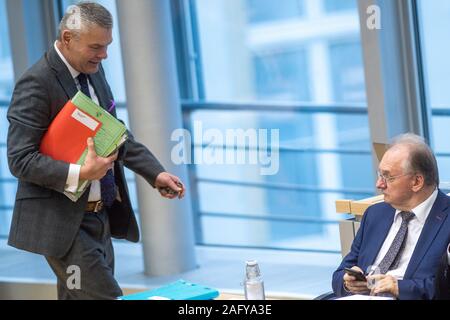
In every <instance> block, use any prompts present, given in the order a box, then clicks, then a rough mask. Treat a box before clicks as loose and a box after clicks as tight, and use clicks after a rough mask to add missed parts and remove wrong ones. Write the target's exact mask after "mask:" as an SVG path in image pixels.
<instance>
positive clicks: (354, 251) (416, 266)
mask: <svg viewBox="0 0 450 320" xmlns="http://www.w3.org/2000/svg"><path fill="white" fill-rule="evenodd" d="M449 204H450V198H449V197H448V196H446V195H445V194H444V193H442V192H441V191H439V193H438V196H437V198H436V201H435V202H434V204H433V207H432V208H431V211H430V214H429V215H428V218H427V220H426V222H425V225H424V226H423V229H422V233H421V234H420V237H419V240H418V242H417V244H416V247H415V249H414V252H413V255H412V256H411V260H410V261H409V264H408V267H407V269H406V272H405V275H404V278H403V280H399V281H398V286H399V293H400V295H399V299H401V300H403V299H405V300H406V299H409V300H411V299H433V298H434V291H435V290H434V277H435V273H436V270H437V267H438V265H439V260H440V258H441V256H442V253H443V252H444V251H445V250H446V248H447V245H448V243H449V242H450V219H449V218H448V212H449ZM394 214H395V209H394V208H393V207H392V206H390V205H389V204H387V203H379V204H375V205H372V206H370V207H369V208H368V209H367V210H366V212H365V213H364V215H363V218H362V220H361V225H360V228H359V230H358V233H357V234H356V237H355V239H354V240H353V243H352V247H351V250H350V253H349V254H348V255H347V256H345V258H344V259H343V261H342V263H341V265H340V266H339V267H338V269H337V270H336V271H335V272H334V273H333V280H332V286H333V291H334V293H335V294H336V295H337V296H345V295H348V294H349V293H347V292H346V291H345V290H344V287H343V279H342V278H343V276H344V268H345V267H348V268H351V267H353V266H355V265H357V266H359V267H360V268H361V269H363V270H364V271H366V270H367V267H368V266H369V265H372V264H373V263H374V262H375V259H376V257H377V255H378V252H379V251H380V249H381V246H382V245H383V242H384V240H385V238H386V236H387V234H388V232H389V229H390V227H391V225H392V223H393V221H394Z"/></svg>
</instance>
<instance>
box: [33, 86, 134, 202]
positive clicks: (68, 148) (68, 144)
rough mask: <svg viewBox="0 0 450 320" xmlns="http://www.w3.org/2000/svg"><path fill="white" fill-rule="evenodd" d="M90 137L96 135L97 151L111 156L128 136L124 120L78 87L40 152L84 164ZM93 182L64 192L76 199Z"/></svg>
mask: <svg viewBox="0 0 450 320" xmlns="http://www.w3.org/2000/svg"><path fill="white" fill-rule="evenodd" d="M89 137H93V138H94V143H95V151H96V152H97V155H99V156H101V157H107V156H109V155H111V154H112V153H114V152H115V151H116V150H117V149H118V148H119V147H120V146H121V145H122V144H123V143H124V142H125V141H126V139H127V137H128V136H127V129H126V127H125V125H124V124H123V123H122V122H120V121H119V120H117V119H116V118H114V116H112V115H111V114H110V113H108V111H106V110H105V109H103V108H102V107H100V106H99V105H97V104H96V103H95V102H94V101H92V99H90V98H89V97H87V96H86V95H84V94H83V93H82V92H81V91H78V93H77V94H76V95H75V96H74V97H73V98H72V99H71V100H69V101H68V102H67V103H66V104H65V106H64V107H63V108H62V109H61V111H60V112H59V113H58V115H57V116H56V117H55V119H53V121H52V123H51V124H50V126H49V128H48V130H47V132H46V133H45V135H44V137H43V139H42V142H41V146H40V152H41V153H42V154H45V155H48V156H50V157H52V158H53V159H55V160H62V161H65V162H68V163H73V164H79V165H83V164H84V159H85V158H86V154H87V142H86V141H87V138H89ZM89 184H90V181H79V183H78V188H77V190H76V191H75V192H73V193H72V192H67V191H66V192H64V194H65V195H66V196H67V197H69V198H70V199H71V200H72V201H77V200H78V199H79V198H80V197H81V195H82V194H83V193H84V191H85V190H86V189H87V187H88V186H89Z"/></svg>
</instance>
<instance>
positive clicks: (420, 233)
mask: <svg viewBox="0 0 450 320" xmlns="http://www.w3.org/2000/svg"><path fill="white" fill-rule="evenodd" d="M438 185H439V177H438V169H437V164H436V159H435V157H434V155H433V152H432V151H431V149H430V148H429V147H428V146H427V145H426V143H425V142H424V141H423V139H422V138H420V137H419V136H416V135H413V134H404V135H401V136H399V137H397V138H396V139H395V140H394V142H393V144H391V146H390V147H389V149H388V150H387V151H386V153H385V154H384V156H383V158H382V160H381V162H380V165H379V172H378V180H377V182H376V186H377V188H378V189H380V190H381V192H382V193H383V195H384V202H383V203H379V204H375V205H372V206H370V207H369V208H368V209H367V210H366V212H365V213H364V216H363V218H362V221H361V225H360V228H359V230H358V233H357V235H356V237H355V239H354V240H353V244H352V247H351V251H350V253H349V254H348V255H347V256H346V257H345V258H344V259H343V261H342V263H341V265H340V266H339V268H338V269H337V270H336V271H335V272H334V274H333V281H332V286H333V291H334V293H335V294H336V295H337V296H346V295H350V294H369V293H371V294H373V295H389V296H392V297H394V298H397V299H402V300H403V299H433V298H434V297H435V288H434V287H435V285H434V277H435V273H436V270H437V267H438V265H439V260H440V257H441V256H442V254H443V253H444V251H445V250H446V248H447V245H448V243H449V242H450V218H449V217H448V214H449V212H450V209H449V206H450V198H449V197H448V196H447V195H445V194H444V193H442V192H441V191H439V190H438ZM369 266H376V267H378V270H379V274H378V275H374V276H371V277H370V279H372V280H374V279H376V286H375V287H374V288H371V291H370V290H369V289H368V286H367V281H360V280H357V279H356V278H355V277H354V276H351V275H349V274H347V273H345V270H344V268H351V269H354V270H358V271H362V272H364V273H366V272H367V269H368V268H369Z"/></svg>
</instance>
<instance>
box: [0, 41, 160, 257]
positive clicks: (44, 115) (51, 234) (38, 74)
mask: <svg viewBox="0 0 450 320" xmlns="http://www.w3.org/2000/svg"><path fill="white" fill-rule="evenodd" d="M89 79H90V81H91V83H92V86H93V87H94V89H95V92H96V94H97V96H98V99H99V103H100V105H102V106H109V105H111V100H113V95H112V93H111V89H110V87H109V85H108V83H107V81H106V79H105V74H104V71H103V69H102V68H101V67H100V70H99V71H98V72H97V73H96V74H93V75H90V76H89ZM77 91H78V90H77V87H76V85H75V82H74V80H73V78H72V76H71V74H70V72H69V70H68V69H67V67H66V65H65V64H64V63H63V62H62V60H61V59H60V57H59V56H58V54H57V52H56V50H55V49H54V48H51V49H50V50H49V51H48V52H47V53H46V54H45V55H44V56H43V57H42V58H41V59H40V60H39V61H38V62H37V63H36V64H35V65H33V66H32V67H31V68H30V69H29V70H28V71H27V72H26V73H25V74H24V75H23V76H22V77H21V78H20V79H19V81H18V82H17V84H16V87H15V89H14V93H13V96H12V100H11V105H10V107H9V109H8V121H9V123H10V125H9V130H8V140H7V141H8V142H7V143H8V164H9V168H10V170H11V173H12V174H13V175H14V176H15V177H17V178H18V179H19V183H18V188H17V194H16V200H15V205H14V213H13V218H12V224H11V230H10V233H9V240H8V244H9V245H11V246H14V247H16V248H19V249H24V250H27V251H31V252H35V253H39V254H43V255H47V256H54V257H62V256H64V255H65V254H66V253H67V252H68V250H69V248H70V247H71V245H72V243H73V240H74V239H75V236H76V234H77V232H78V229H79V227H80V224H81V220H82V219H83V215H84V214H85V213H84V209H85V207H86V203H87V200H88V195H89V190H88V191H86V192H85V193H84V194H83V196H82V197H81V198H80V199H79V200H78V201H77V202H72V201H71V200H70V199H69V198H67V197H66V196H65V195H64V194H63V192H64V189H65V183H66V180H67V175H68V170H69V163H66V162H63V161H56V160H54V159H52V158H50V157H48V156H45V155H43V154H41V153H40V152H39V146H40V143H41V139H42V137H43V135H44V134H45V132H46V130H47V128H48V126H49V125H50V123H51V122H52V120H53V118H54V117H55V116H56V115H57V114H58V112H59V111H60V109H61V108H62V107H63V106H64V105H65V103H66V102H67V101H68V100H69V99H70V98H72V97H73V96H74V95H75V94H76V92H77ZM114 116H115V111H114ZM124 165H125V166H126V167H128V168H130V169H131V170H133V171H134V172H136V173H138V174H140V175H141V176H143V177H144V178H145V179H146V180H147V181H148V182H149V183H150V184H152V185H154V181H155V179H156V177H157V175H158V174H159V173H161V172H163V171H164V168H163V167H162V166H161V164H160V163H159V162H158V160H157V159H156V158H155V157H154V156H153V154H152V153H151V152H150V151H149V150H148V149H147V148H146V147H145V146H144V145H142V144H140V143H138V142H136V141H135V140H134V138H133V135H132V134H131V133H129V140H128V141H127V142H126V143H125V144H124V146H123V147H122V148H121V150H120V152H119V159H118V160H117V161H116V162H115V166H114V172H115V179H116V184H117V186H118V189H119V192H120V197H121V199H122V201H121V202H119V201H116V202H115V203H114V205H113V206H112V207H111V208H110V209H108V215H109V218H110V226H111V234H112V236H113V237H115V238H123V239H127V240H130V241H133V242H137V241H138V240H139V230H138V226H137V222H136V218H135V215H134V212H133V210H132V207H131V203H130V198H129V195H128V189H127V185H126V181H125V175H124V170H123V166H124Z"/></svg>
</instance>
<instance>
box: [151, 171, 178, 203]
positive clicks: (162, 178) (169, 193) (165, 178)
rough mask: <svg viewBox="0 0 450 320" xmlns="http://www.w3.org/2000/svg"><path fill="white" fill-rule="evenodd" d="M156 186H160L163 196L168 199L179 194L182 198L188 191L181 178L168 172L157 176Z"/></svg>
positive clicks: (159, 189)
mask: <svg viewBox="0 0 450 320" xmlns="http://www.w3.org/2000/svg"><path fill="white" fill-rule="evenodd" d="M155 187H156V188H158V191H159V193H160V194H161V196H163V197H164V198H167V199H174V198H176V197H177V196H178V198H179V199H181V198H183V197H184V194H185V192H186V190H185V188H184V185H183V183H182V182H181V181H180V179H179V178H178V177H177V176H174V175H172V174H170V173H168V172H161V173H160V174H159V175H158V176H157V177H156V181H155Z"/></svg>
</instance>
